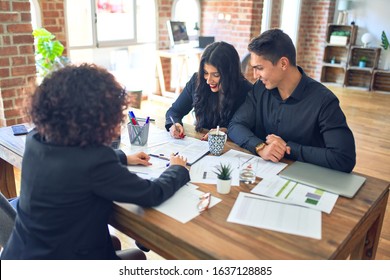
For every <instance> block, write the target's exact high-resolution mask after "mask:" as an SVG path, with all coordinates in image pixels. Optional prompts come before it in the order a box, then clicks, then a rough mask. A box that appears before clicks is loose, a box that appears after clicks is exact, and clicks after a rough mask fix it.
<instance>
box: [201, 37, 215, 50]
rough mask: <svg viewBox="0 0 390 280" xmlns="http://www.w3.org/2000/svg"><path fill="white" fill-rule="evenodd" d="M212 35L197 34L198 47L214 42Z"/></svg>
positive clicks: (202, 47)
mask: <svg viewBox="0 0 390 280" xmlns="http://www.w3.org/2000/svg"><path fill="white" fill-rule="evenodd" d="M214 41H215V37H214V36H199V48H201V49H204V48H205V47H207V46H208V45H210V44H211V43H214Z"/></svg>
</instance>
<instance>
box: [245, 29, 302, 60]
mask: <svg viewBox="0 0 390 280" xmlns="http://www.w3.org/2000/svg"><path fill="white" fill-rule="evenodd" d="M248 50H249V51H250V52H252V53H254V54H256V55H258V56H263V57H264V58H265V59H267V60H269V61H271V62H272V64H274V65H275V64H276V63H277V62H278V61H279V59H280V58H281V57H287V58H288V60H289V61H290V64H291V65H293V66H295V65H296V51H295V47H294V44H293V42H292V40H291V38H290V37H289V36H288V35H287V34H286V33H284V32H283V31H282V30H280V29H270V30H267V31H265V32H263V33H262V34H260V35H259V36H257V37H255V38H253V39H252V40H251V42H250V43H249V45H248Z"/></svg>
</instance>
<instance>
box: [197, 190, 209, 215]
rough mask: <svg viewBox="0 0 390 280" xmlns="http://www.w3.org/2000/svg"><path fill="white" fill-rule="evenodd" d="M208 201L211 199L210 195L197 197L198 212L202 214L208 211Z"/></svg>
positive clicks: (205, 194)
mask: <svg viewBox="0 0 390 280" xmlns="http://www.w3.org/2000/svg"><path fill="white" fill-rule="evenodd" d="M210 199H211V194H210V193H204V194H202V195H201V196H200V197H199V203H198V210H199V212H203V211H206V210H207V209H209V205H210Z"/></svg>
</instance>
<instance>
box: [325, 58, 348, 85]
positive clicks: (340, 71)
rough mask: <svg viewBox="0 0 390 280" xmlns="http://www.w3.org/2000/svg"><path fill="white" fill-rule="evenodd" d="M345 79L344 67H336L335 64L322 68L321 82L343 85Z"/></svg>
mask: <svg viewBox="0 0 390 280" xmlns="http://www.w3.org/2000/svg"><path fill="white" fill-rule="evenodd" d="M344 79H345V67H336V65H335V64H330V63H329V64H326V65H323V66H322V73H321V82H323V83H336V84H340V85H343V84H344Z"/></svg>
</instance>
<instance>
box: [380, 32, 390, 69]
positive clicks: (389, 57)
mask: <svg viewBox="0 0 390 280" xmlns="http://www.w3.org/2000/svg"><path fill="white" fill-rule="evenodd" d="M381 41H382V44H381V47H382V48H383V49H384V50H385V51H386V52H384V53H385V56H386V57H385V59H386V60H385V62H384V63H383V68H384V69H385V70H390V53H389V51H387V50H390V44H389V40H388V39H387V36H386V33H385V31H382V35H381Z"/></svg>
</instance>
